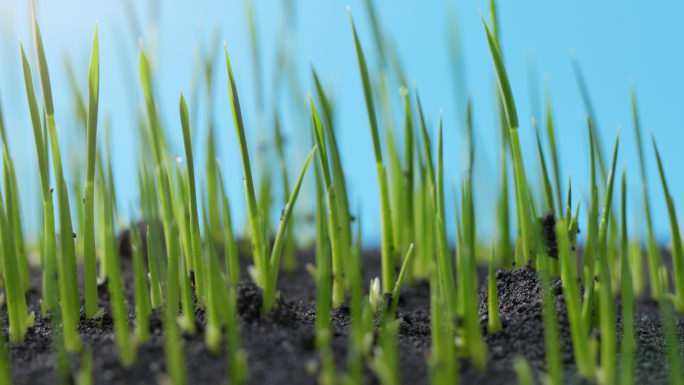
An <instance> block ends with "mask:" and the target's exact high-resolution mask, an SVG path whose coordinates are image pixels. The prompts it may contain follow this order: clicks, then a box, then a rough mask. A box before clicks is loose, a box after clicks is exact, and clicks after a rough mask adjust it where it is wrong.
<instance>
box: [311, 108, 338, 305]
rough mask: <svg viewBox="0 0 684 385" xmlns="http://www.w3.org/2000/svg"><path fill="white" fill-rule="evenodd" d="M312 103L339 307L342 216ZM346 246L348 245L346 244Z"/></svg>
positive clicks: (334, 292) (321, 124)
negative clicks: (340, 216)
mask: <svg viewBox="0 0 684 385" xmlns="http://www.w3.org/2000/svg"><path fill="white" fill-rule="evenodd" d="M309 101H310V103H311V120H312V126H313V128H314V136H315V138H316V146H317V147H318V160H319V161H320V167H321V174H322V176H323V188H324V190H325V192H326V197H327V202H328V221H329V223H328V233H329V236H330V247H331V252H332V274H333V288H332V296H333V298H332V306H333V307H338V306H339V305H340V304H341V303H342V302H343V301H344V273H343V265H342V255H341V254H342V252H341V249H342V247H343V245H342V244H341V239H340V230H341V226H340V218H339V210H338V206H337V194H336V192H335V185H334V184H333V182H332V177H331V176H330V169H329V166H328V152H327V147H326V144H325V133H324V131H323V123H322V122H321V118H320V116H319V115H318V110H317V109H316V107H315V106H314V104H313V99H311V95H309ZM344 247H347V245H345V246H344Z"/></svg>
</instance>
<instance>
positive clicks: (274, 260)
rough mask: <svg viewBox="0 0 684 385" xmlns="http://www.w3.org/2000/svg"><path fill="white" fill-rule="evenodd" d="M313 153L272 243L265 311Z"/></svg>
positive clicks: (296, 184)
mask: <svg viewBox="0 0 684 385" xmlns="http://www.w3.org/2000/svg"><path fill="white" fill-rule="evenodd" d="M315 152H316V147H314V148H313V149H312V150H311V152H310V153H309V156H308V157H307V158H306V162H304V166H303V167H302V171H301V172H300V173H299V177H298V178H297V181H296V182H295V184H294V187H293V189H292V192H291V194H290V200H289V201H288V202H287V205H285V210H284V211H283V214H282V219H281V220H280V225H279V226H278V232H277V233H276V238H275V242H274V243H273V250H272V251H271V259H270V260H269V264H268V266H267V267H268V271H269V280H268V281H267V286H265V287H263V289H264V291H266V294H265V297H264V300H265V301H266V298H268V301H271V303H267V304H266V305H264V306H265V309H266V308H267V309H270V308H271V304H272V301H273V298H275V286H276V282H278V270H279V267H280V258H281V254H282V251H283V243H284V241H285V237H286V230H287V223H288V221H289V219H290V217H291V216H292V211H293V210H294V205H295V202H296V201H297V197H298V196H299V190H300V188H301V187H302V182H303V181H304V176H305V175H306V170H307V169H308V167H309V163H310V162H311V158H313V155H314V153H315ZM266 306H268V307H266Z"/></svg>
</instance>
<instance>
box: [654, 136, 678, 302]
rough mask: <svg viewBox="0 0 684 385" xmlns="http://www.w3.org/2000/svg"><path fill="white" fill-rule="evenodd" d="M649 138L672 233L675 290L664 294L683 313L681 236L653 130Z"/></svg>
mask: <svg viewBox="0 0 684 385" xmlns="http://www.w3.org/2000/svg"><path fill="white" fill-rule="evenodd" d="M651 139H652V141H653V150H654V151H655V155H656V160H657V161H658V171H659V172H660V181H661V182H662V184H663V194H665V203H666V204H667V213H668V215H669V217H670V232H671V234H672V265H673V266H672V269H673V270H674V286H675V292H674V295H673V294H671V293H666V294H664V295H665V296H666V298H668V299H670V300H671V301H672V303H673V304H674V306H675V309H676V310H677V312H678V313H680V314H681V313H684V246H682V236H681V233H680V232H679V224H678V223H677V214H676V213H675V208H674V201H673V200H672V195H670V191H669V189H668V188H667V181H666V180H665V172H664V171H663V164H662V162H661V161H660V154H659V153H658V147H657V146H656V142H655V137H654V136H653V132H651ZM665 287H667V286H665Z"/></svg>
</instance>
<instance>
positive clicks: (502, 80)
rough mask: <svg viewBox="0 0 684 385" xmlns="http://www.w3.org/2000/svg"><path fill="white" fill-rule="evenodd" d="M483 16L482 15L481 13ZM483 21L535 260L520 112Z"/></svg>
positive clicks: (527, 245) (525, 237) (527, 248)
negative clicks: (528, 208)
mask: <svg viewBox="0 0 684 385" xmlns="http://www.w3.org/2000/svg"><path fill="white" fill-rule="evenodd" d="M480 16H482V15H480ZM482 23H483V24H484V27H485V32H486V33H487V42H488V44H489V52H490V53H491V55H492V61H493V62H494V68H495V69H496V77H497V81H498V83H499V91H500V92H501V99H503V105H504V110H505V111H506V118H507V120H508V128H509V133H510V141H511V149H512V152H513V171H514V174H515V188H516V202H517V204H518V215H519V218H518V222H519V223H520V224H521V227H522V228H521V230H522V231H521V233H522V244H523V252H524V253H525V255H526V256H527V257H526V258H525V259H526V260H528V259H529V260H532V261H534V257H536V255H534V252H535V250H536V249H535V245H534V229H533V221H532V218H531V217H530V212H529V211H528V210H527V209H526V208H527V207H528V203H527V199H528V193H527V177H526V175H525V166H524V164H523V158H522V150H521V148H520V139H519V138H518V114H517V112H516V110H515V101H514V100H513V92H512V91H511V86H510V84H509V83H508V75H507V74H506V68H505V67H504V64H503V58H502V57H501V50H500V49H499V43H497V41H496V38H495V37H494V36H493V35H492V33H491V32H490V31H489V27H487V23H486V22H485V21H484V17H483V18H482Z"/></svg>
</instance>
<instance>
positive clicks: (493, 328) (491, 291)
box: [487, 242, 501, 333]
mask: <svg viewBox="0 0 684 385" xmlns="http://www.w3.org/2000/svg"><path fill="white" fill-rule="evenodd" d="M494 270H495V269H494V242H492V248H491V253H490V258H489V276H488V278H489V285H488V287H487V289H488V292H487V294H488V302H487V305H488V306H487V309H488V313H487V314H488V324H487V332H489V333H498V332H499V331H500V330H501V320H500V319H499V295H498V293H497V291H496V274H495V272H494Z"/></svg>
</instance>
